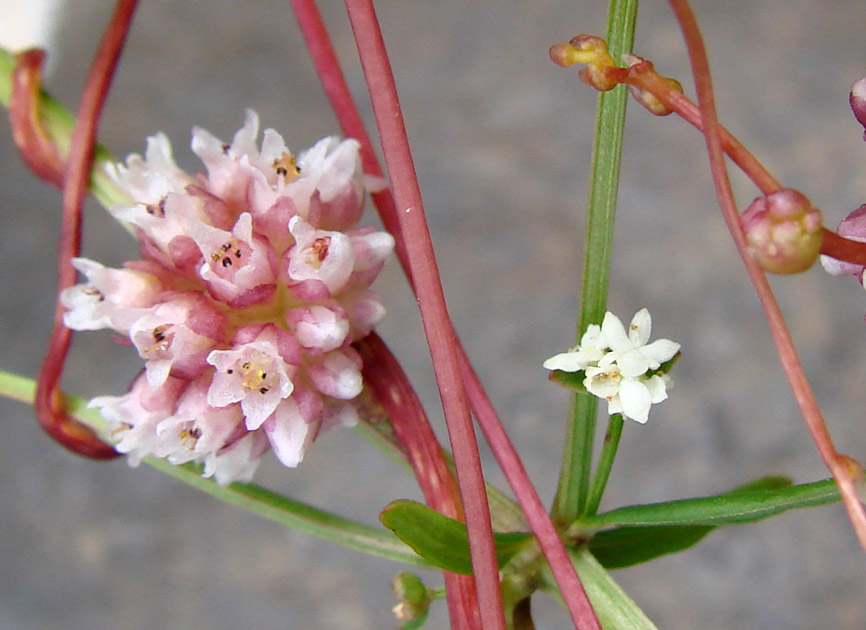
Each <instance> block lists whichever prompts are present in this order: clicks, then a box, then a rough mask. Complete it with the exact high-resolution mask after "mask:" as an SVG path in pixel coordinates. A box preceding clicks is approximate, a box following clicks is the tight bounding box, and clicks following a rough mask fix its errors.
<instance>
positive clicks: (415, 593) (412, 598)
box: [391, 571, 431, 621]
mask: <svg viewBox="0 0 866 630" xmlns="http://www.w3.org/2000/svg"><path fill="white" fill-rule="evenodd" d="M391 592H392V593H393V594H394V597H396V598H397V599H399V600H400V603H399V604H397V605H396V606H394V608H393V612H394V616H395V617H397V619H399V620H400V621H418V620H419V619H423V618H424V617H425V616H426V615H427V610H428V608H430V601H431V597H430V591H428V590H427V587H425V586H424V583H423V582H422V581H421V578H419V577H418V576H417V575H415V574H414V573H409V572H408V571H403V572H402V573H399V574H397V576H396V577H394V579H393V580H392V581H391Z"/></svg>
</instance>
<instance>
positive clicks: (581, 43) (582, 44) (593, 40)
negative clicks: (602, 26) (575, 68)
mask: <svg viewBox="0 0 866 630" xmlns="http://www.w3.org/2000/svg"><path fill="white" fill-rule="evenodd" d="M568 43H569V44H571V45H572V46H574V47H575V48H577V49H578V50H592V51H598V52H607V42H606V41H604V40H603V39H602V38H601V37H599V36H598V35H587V34H585V33H584V34H581V35H577V36H576V37H572V38H571V40H569V42H568Z"/></svg>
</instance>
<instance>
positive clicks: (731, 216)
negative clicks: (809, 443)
mask: <svg viewBox="0 0 866 630" xmlns="http://www.w3.org/2000/svg"><path fill="white" fill-rule="evenodd" d="M669 2H670V5H671V8H672V9H673V11H674V14H675V15H676V17H677V20H678V21H679V23H680V28H681V29H682V31H683V37H684V39H685V42H686V47H687V49H688V53H689V59H690V60H691V64H692V74H693V75H694V78H695V88H696V90H697V93H698V103H699V105H700V108H701V116H702V118H703V121H704V136H705V137H706V141H707V152H708V153H709V156H710V169H711V170H712V174H713V184H714V185H715V189H716V196H717V197H718V199H719V205H720V206H721V209H722V214H723V215H724V217H725V222H726V223H727V224H728V229H729V230H730V232H731V235H732V236H733V239H734V243H736V246H737V251H739V253H740V257H741V258H742V259H743V262H744V263H745V265H746V270H747V271H748V274H749V279H750V280H751V281H752V284H753V285H754V287H755V291H756V293H757V294H758V298H759V299H760V301H761V306H762V307H763V308H764V312H765V313H766V316H767V320H768V321H769V324H770V331H771V332H772V335H773V341H774V343H775V344H776V349H777V352H778V354H779V361H780V362H781V364H782V368H783V369H784V371H785V376H786V377H787V379H788V383H789V384H790V386H791V389H792V390H793V393H794V398H795V400H796V401H797V404H798V405H799V407H800V410H801V412H802V413H803V417H804V419H805V421H806V426H807V427H808V428H809V432H810V433H811V435H812V439H813V440H814V441H815V444H816V445H817V446H818V452H819V453H820V455H821V458H822V459H823V460H824V463H825V464H826V466H827V468H828V469H829V470H830V472H831V473H832V474H833V477H834V478H835V479H836V483H837V484H838V485H839V492H840V494H841V495H842V501H843V502H844V504H845V509H846V510H847V512H848V518H849V519H850V520H851V524H852V526H853V527H854V531H855V533H856V534H857V538H858V539H859V540H860V545H861V546H862V547H863V548H864V550H866V511H864V508H863V504H862V503H861V502H860V499H859V497H858V496H857V492H856V489H855V487H854V481H853V479H852V478H851V474H850V469H849V467H848V465H847V463H846V460H845V459H844V456H840V455H839V453H838V452H837V451H836V448H835V447H834V446H833V441H832V439H831V437H830V432H829V430H828V429H827V425H826V423H825V422H824V418H823V417H822V415H821V410H820V408H819V407H818V401H817V400H816V399H815V394H814V393H813V392H812V388H811V387H810V386H809V381H808V380H807V379H806V375H805V373H804V372H803V366H802V365H801V363H800V359H799V357H798V356H797V351H796V348H795V347H794V341H793V339H791V335H790V332H789V331H788V328H787V326H786V325H785V319H784V317H783V316H782V311H781V309H780V308H779V305H778V303H777V302H776V299H775V297H774V296H773V292H772V290H771V289H770V284H769V282H767V277H766V275H765V274H764V272H763V270H762V269H761V268H760V267H758V265H757V263H756V262H755V261H754V260H753V259H752V257H751V256H749V254H748V251H747V249H746V239H745V236H744V235H743V231H742V227H741V226H740V215H739V212H738V211H737V206H736V202H735V201H734V196H733V192H732V190H731V184H730V181H729V180H728V175H727V170H726V168H725V160H724V153H723V150H722V140H721V133H720V130H719V123H718V117H717V115H716V107H715V103H714V101H713V86H712V79H711V77H710V68H709V63H708V61H707V55H706V49H705V47H704V43H703V39H702V38H701V34H700V30H699V29H698V25H697V21H696V19H695V16H694V13H693V12H692V10H691V8H690V7H689V4H688V2H687V1H686V0H669Z"/></svg>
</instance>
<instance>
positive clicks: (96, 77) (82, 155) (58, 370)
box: [34, 0, 138, 459]
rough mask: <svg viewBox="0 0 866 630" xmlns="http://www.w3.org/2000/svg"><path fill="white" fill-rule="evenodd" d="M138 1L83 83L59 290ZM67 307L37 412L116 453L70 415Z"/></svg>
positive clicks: (74, 247)
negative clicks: (65, 385)
mask: <svg viewBox="0 0 866 630" xmlns="http://www.w3.org/2000/svg"><path fill="white" fill-rule="evenodd" d="M137 4H138V0H119V1H118V3H117V5H116V6H115V11H114V15H113V16H112V18H111V21H110V22H109V25H108V27H107V29H106V32H105V35H104V36H103V39H102V42H100V45H99V49H98V51H97V53H96V59H95V60H94V62H93V66H92V67H91V70H90V74H89V75H88V77H87V81H86V83H85V85H84V94H83V96H82V98H81V105H80V106H79V109H78V116H77V117H76V122H75V129H74V131H73V133H72V143H71V146H70V149H69V157H68V160H67V162H66V168H65V172H64V178H63V218H62V223H61V234H60V244H59V245H58V272H57V275H58V280H57V291H58V294H59V293H60V292H61V291H63V289H66V288H68V287H71V286H72V285H73V284H75V279H76V274H77V272H76V271H75V268H74V267H73V266H72V262H71V259H72V258H73V257H75V256H77V255H78V253H79V251H80V250H81V210H82V206H83V203H84V196H85V195H86V194H87V182H88V179H89V177H90V170H91V164H92V162H93V152H94V147H95V146H96V130H97V126H98V122H99V117H100V115H101V113H102V108H103V105H104V104H105V100H106V98H107V97H108V89H109V86H110V85H111V80H112V78H113V76H114V71H115V69H116V68H117V62H118V60H119V59H120V53H121V51H122V49H123V44H124V42H125V41H126V35H127V33H128V32H129V26H130V24H131V22H132V16H133V14H134V13H135V8H136V5H137ZM63 312H64V309H63V306H62V305H61V304H60V301H59V299H58V302H57V308H56V311H55V314H54V327H53V330H52V333H51V339H50V341H49V345H48V352H47V353H46V355H45V360H44V361H43V363H42V368H41V369H40V370H39V377H38V379H37V387H36V401H35V403H34V408H35V410H36V417H37V419H38V420H39V424H40V425H42V428H43V429H45V431H46V432H47V433H48V434H49V435H50V436H51V437H52V438H54V439H55V440H57V441H58V442H59V443H61V444H63V445H64V446H65V447H66V448H68V449H69V450H71V451H73V452H75V453H78V454H79V455H84V456H85V457H91V458H93V459H110V458H112V457H116V456H117V453H116V452H115V451H114V449H113V448H112V447H111V446H109V445H108V444H105V443H104V442H102V441H100V440H99V438H98V437H97V436H96V434H94V433H93V431H91V430H90V429H89V428H88V427H86V426H84V425H82V424H80V423H79V422H77V421H76V420H74V419H73V418H72V417H71V416H69V414H68V413H67V412H66V410H65V409H64V407H63V399H62V397H61V396H60V388H59V386H60V380H61V378H62V376H63V365H64V363H65V361H66V355H67V353H68V351H69V344H70V342H71V340H72V331H71V330H69V329H68V328H66V327H65V326H64V325H63Z"/></svg>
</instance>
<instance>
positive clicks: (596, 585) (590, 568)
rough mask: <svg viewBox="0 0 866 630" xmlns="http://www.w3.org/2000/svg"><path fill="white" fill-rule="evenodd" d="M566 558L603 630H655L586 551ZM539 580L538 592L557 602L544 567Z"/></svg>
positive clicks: (550, 580)
mask: <svg viewBox="0 0 866 630" xmlns="http://www.w3.org/2000/svg"><path fill="white" fill-rule="evenodd" d="M569 554H570V555H571V559H572V561H573V562H574V566H575V568H576V569H577V573H578V575H580V579H581V581H582V582H583V584H584V587H585V588H586V592H587V595H589V599H590V601H591V602H592V607H593V608H594V609H595V612H596V614H597V615H598V619H599V621H600V622H601V627H602V628H603V629H604V630H658V628H657V627H656V625H655V624H654V623H653V622H652V621H650V619H649V617H647V616H646V614H644V612H643V611H642V610H641V609H640V607H638V605H637V604H635V602H634V600H632V599H631V598H630V597H629V596H628V595H627V594H626V592H625V591H624V590H623V589H622V587H621V586H620V585H619V584H617V583H616V581H615V580H614V579H613V578H612V577H610V574H609V573H608V572H607V571H605V570H604V567H602V566H601V565H600V564H599V563H598V561H597V560H596V559H595V558H594V557H593V556H592V554H591V553H589V551H588V550H587V549H586V548H584V547H581V548H580V549H574V550H571V551H570V552H569ZM539 577H540V578H541V582H542V588H543V589H544V590H545V591H546V592H547V593H548V594H549V595H550V596H551V597H553V598H554V599H556V600H557V601H559V598H560V595H559V593H558V591H557V590H556V586H555V584H553V581H552V579H551V576H550V570H549V569H548V568H547V566H542V567H541V571H540V572H539Z"/></svg>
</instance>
